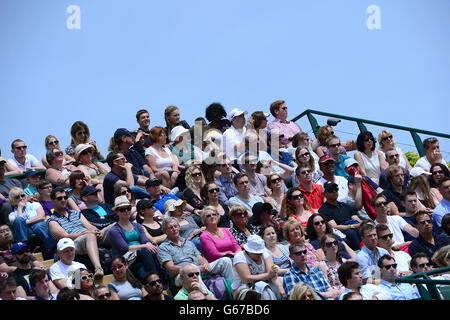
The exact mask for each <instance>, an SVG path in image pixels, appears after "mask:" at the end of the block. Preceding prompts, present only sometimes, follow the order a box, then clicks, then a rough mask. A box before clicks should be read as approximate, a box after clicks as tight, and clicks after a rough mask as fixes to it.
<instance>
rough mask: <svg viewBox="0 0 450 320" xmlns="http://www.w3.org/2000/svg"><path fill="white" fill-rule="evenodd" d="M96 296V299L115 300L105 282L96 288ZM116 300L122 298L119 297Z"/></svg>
mask: <svg viewBox="0 0 450 320" xmlns="http://www.w3.org/2000/svg"><path fill="white" fill-rule="evenodd" d="M94 298H95V300H113V298H112V294H111V291H110V290H109V288H108V286H105V285H104V284H99V285H98V286H96V287H95V288H94ZM116 300H120V299H119V298H117V299H116Z"/></svg>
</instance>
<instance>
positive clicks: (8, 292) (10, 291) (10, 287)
mask: <svg viewBox="0 0 450 320" xmlns="http://www.w3.org/2000/svg"><path fill="white" fill-rule="evenodd" d="M0 300H6V301H9V300H26V298H25V297H20V296H18V295H17V284H16V280H14V278H13V277H7V278H3V279H0Z"/></svg>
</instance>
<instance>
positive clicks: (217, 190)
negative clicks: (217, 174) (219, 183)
mask: <svg viewBox="0 0 450 320" xmlns="http://www.w3.org/2000/svg"><path fill="white" fill-rule="evenodd" d="M208 192H209V193H214V192H220V188H219V187H217V188H214V189H209V190H208Z"/></svg>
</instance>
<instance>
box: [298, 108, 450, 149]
mask: <svg viewBox="0 0 450 320" xmlns="http://www.w3.org/2000/svg"><path fill="white" fill-rule="evenodd" d="M313 114H315V115H320V116H325V117H331V118H337V119H342V120H348V121H353V122H356V123H357V125H358V128H359V130H360V132H364V131H367V128H366V126H365V124H370V125H375V126H380V127H387V128H392V129H397V130H403V131H408V132H410V133H411V136H412V138H413V141H414V144H415V146H416V149H417V152H418V153H419V155H420V156H421V157H422V156H424V155H425V152H424V150H423V147H422V140H421V138H420V137H419V135H418V134H419V133H420V134H426V135H430V136H435V137H440V138H447V139H450V135H449V134H445V133H440V132H434V131H428V130H422V129H416V128H411V127H404V126H398V125H395V124H390V123H385V122H379V121H373V120H367V119H361V118H355V117H349V116H344V115H340V114H335V113H329V112H323V111H318V110H312V109H306V110H305V111H303V112H302V113H300V114H299V115H298V116H296V117H295V118H293V119H292V120H291V121H293V122H296V121H297V120H299V119H300V118H303V117H304V116H306V117H307V118H308V120H309V123H310V125H311V128H312V130H313V132H314V135H315V136H316V138H317V131H318V130H319V128H320V126H319V124H318V122H317V120H316V118H315V117H314V116H313Z"/></svg>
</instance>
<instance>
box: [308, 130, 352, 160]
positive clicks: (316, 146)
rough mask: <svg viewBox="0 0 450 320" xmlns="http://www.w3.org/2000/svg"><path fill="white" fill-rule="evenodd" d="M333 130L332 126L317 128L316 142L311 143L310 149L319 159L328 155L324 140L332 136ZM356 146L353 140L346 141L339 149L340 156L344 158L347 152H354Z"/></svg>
mask: <svg viewBox="0 0 450 320" xmlns="http://www.w3.org/2000/svg"><path fill="white" fill-rule="evenodd" d="M334 135H335V134H334V129H333V127H332V126H329V125H326V126H322V127H320V128H319V130H318V131H317V140H315V141H314V142H313V143H312V149H313V150H314V152H315V153H316V154H317V156H318V157H319V158H320V157H322V156H324V155H329V154H330V153H329V151H328V149H327V147H326V140H327V138H328V137H329V136H334ZM356 148H357V146H356V143H355V141H354V140H353V139H348V140H347V141H346V142H345V144H343V145H341V146H340V147H339V152H340V154H342V155H344V156H346V155H347V151H353V150H356Z"/></svg>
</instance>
